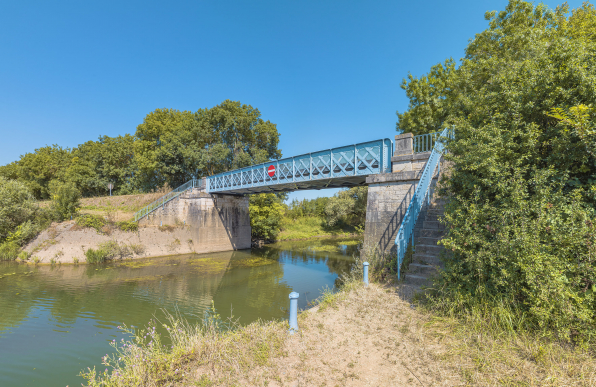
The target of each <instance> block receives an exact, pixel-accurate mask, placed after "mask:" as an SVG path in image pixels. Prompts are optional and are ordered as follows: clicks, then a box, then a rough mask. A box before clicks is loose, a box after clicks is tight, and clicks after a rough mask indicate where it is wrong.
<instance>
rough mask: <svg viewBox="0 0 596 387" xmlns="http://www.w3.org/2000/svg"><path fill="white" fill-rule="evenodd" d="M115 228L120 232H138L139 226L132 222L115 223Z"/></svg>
mask: <svg viewBox="0 0 596 387" xmlns="http://www.w3.org/2000/svg"><path fill="white" fill-rule="evenodd" d="M116 227H118V229H120V230H122V231H129V232H134V231H139V224H138V223H137V222H134V221H132V220H131V221H122V222H116Z"/></svg>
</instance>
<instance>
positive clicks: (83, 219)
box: [76, 214, 107, 233]
mask: <svg viewBox="0 0 596 387" xmlns="http://www.w3.org/2000/svg"><path fill="white" fill-rule="evenodd" d="M76 224H77V225H78V226H79V227H88V228H93V229H95V230H96V231H97V232H98V233H101V232H102V229H103V227H104V226H105V225H106V224H107V221H106V220H105V219H104V218H103V217H102V216H99V215H90V214H82V215H79V216H78V217H77V219H76Z"/></svg>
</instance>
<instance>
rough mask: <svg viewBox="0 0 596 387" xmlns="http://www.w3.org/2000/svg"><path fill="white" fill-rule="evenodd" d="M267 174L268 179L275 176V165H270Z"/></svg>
mask: <svg viewBox="0 0 596 387" xmlns="http://www.w3.org/2000/svg"><path fill="white" fill-rule="evenodd" d="M267 174H268V175H269V177H273V175H275V165H270V166H269V168H267Z"/></svg>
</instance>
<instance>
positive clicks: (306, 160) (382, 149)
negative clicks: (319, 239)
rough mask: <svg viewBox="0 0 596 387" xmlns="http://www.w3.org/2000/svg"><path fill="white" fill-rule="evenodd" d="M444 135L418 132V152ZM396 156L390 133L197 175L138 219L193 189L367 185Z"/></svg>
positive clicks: (274, 189)
mask: <svg viewBox="0 0 596 387" xmlns="http://www.w3.org/2000/svg"><path fill="white" fill-rule="evenodd" d="M439 135H440V133H439V132H437V133H430V134H423V135H420V136H414V139H413V140H414V141H413V148H414V149H413V151H414V153H420V152H430V151H431V150H433V147H434V145H435V142H436V141H437V139H438V137H439ZM392 155H393V142H392V141H391V140H390V139H388V138H385V139H381V140H376V141H369V142H363V143H360V144H354V145H348V146H343V147H339V148H333V149H327V150H323V151H319V152H314V153H307V154H303V155H300V156H295V157H289V158H285V159H281V160H275V161H269V162H266V163H262V164H257V165H252V166H250V167H246V168H240V169H236V170H233V171H229V172H224V173H220V174H217V175H213V176H209V177H207V178H206V180H202V179H192V180H190V181H188V182H187V183H185V184H183V185H181V186H180V187H178V188H176V189H174V190H173V191H171V192H169V193H167V194H166V195H164V196H163V197H161V198H159V199H158V200H156V201H155V202H153V203H151V204H149V205H148V206H146V207H144V208H142V209H141V210H139V211H138V212H137V213H136V214H135V221H138V220H140V219H142V218H143V217H145V216H147V215H148V214H150V213H152V212H153V211H155V210H156V209H158V208H160V207H163V206H165V204H166V203H168V202H169V201H171V200H173V199H175V198H177V197H178V196H179V195H181V194H182V193H183V192H185V191H187V190H189V189H193V188H198V189H204V190H205V191H206V192H207V193H212V194H215V193H220V194H228V195H244V194H253V193H263V192H283V191H296V190H305V189H323V188H342V187H355V186H359V185H364V184H365V182H366V177H367V176H369V175H374V174H378V173H389V172H391V156H392Z"/></svg>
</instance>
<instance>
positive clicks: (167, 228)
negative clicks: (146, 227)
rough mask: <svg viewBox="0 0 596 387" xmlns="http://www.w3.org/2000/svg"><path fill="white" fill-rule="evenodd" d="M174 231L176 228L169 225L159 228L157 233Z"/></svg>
mask: <svg viewBox="0 0 596 387" xmlns="http://www.w3.org/2000/svg"><path fill="white" fill-rule="evenodd" d="M175 229H176V226H172V225H171V224H164V225H161V226H159V231H165V232H172V231H174V230H175Z"/></svg>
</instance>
